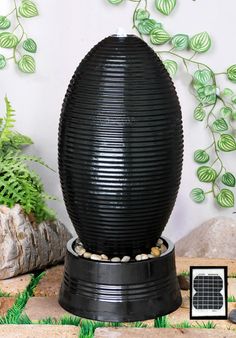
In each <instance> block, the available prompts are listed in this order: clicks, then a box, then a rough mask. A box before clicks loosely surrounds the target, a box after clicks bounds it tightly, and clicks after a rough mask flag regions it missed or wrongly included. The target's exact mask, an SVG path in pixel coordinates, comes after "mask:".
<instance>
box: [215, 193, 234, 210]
mask: <svg viewBox="0 0 236 338" xmlns="http://www.w3.org/2000/svg"><path fill="white" fill-rule="evenodd" d="M216 201H217V203H218V204H219V205H220V206H221V207H223V208H232V207H233V206H234V194H233V193H232V191H231V190H229V189H222V190H221V191H220V193H219V194H218V195H217V196H216Z"/></svg>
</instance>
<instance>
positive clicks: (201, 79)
mask: <svg viewBox="0 0 236 338" xmlns="http://www.w3.org/2000/svg"><path fill="white" fill-rule="evenodd" d="M193 77H194V80H196V81H197V82H198V83H199V84H200V85H201V86H206V85H209V84H211V83H212V72H211V71H210V70H209V69H202V70H197V71H196V72H195V73H194V75H193Z"/></svg>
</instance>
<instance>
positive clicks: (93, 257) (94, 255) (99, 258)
mask: <svg viewBox="0 0 236 338" xmlns="http://www.w3.org/2000/svg"><path fill="white" fill-rule="evenodd" d="M90 259H92V260H93V261H101V260H102V258H101V256H100V255H96V254H92V255H91V257H90Z"/></svg>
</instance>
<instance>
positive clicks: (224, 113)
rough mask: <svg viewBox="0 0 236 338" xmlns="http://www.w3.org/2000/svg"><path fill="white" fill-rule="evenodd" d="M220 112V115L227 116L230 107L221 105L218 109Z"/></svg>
mask: <svg viewBox="0 0 236 338" xmlns="http://www.w3.org/2000/svg"><path fill="white" fill-rule="evenodd" d="M220 113H221V115H222V116H224V117H228V116H231V114H232V109H231V108H230V107H222V108H221V109H220Z"/></svg>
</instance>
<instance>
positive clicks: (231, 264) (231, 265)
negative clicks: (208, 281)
mask: <svg viewBox="0 0 236 338" xmlns="http://www.w3.org/2000/svg"><path fill="white" fill-rule="evenodd" d="M190 265H193V266H194V265H195V266H198V265H199V266H204V265H205V266H228V275H232V274H235V275H236V259H223V258H219V259H218V258H201V257H198V258H191V257H176V269H177V274H180V273H181V272H183V271H189V267H190Z"/></svg>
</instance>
